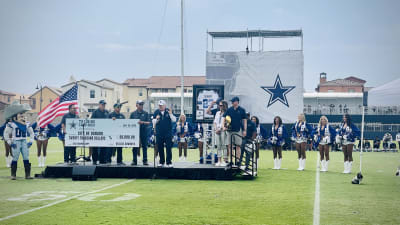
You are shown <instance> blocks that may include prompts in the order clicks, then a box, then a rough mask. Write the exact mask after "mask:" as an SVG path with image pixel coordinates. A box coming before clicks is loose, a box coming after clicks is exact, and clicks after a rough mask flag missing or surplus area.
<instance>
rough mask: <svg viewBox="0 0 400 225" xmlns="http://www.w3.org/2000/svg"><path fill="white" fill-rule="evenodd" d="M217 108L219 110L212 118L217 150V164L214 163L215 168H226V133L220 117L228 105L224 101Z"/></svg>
mask: <svg viewBox="0 0 400 225" xmlns="http://www.w3.org/2000/svg"><path fill="white" fill-rule="evenodd" d="M218 107H219V109H220V110H219V111H217V113H216V114H215V118H214V127H215V136H216V142H217V150H218V162H217V163H216V166H226V165H227V164H226V161H228V154H227V153H228V133H227V131H226V129H224V125H223V124H222V116H223V115H224V113H225V112H226V110H227V109H228V103H227V102H226V101H220V102H219V103H218Z"/></svg>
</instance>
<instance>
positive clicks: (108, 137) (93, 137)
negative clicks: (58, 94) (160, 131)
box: [65, 119, 140, 147]
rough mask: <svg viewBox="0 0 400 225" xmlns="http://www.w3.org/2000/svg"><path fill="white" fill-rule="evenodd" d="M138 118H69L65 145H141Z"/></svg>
mask: <svg viewBox="0 0 400 225" xmlns="http://www.w3.org/2000/svg"><path fill="white" fill-rule="evenodd" d="M138 121H139V120H138V119H117V120H112V119H67V120H66V124H65V125H66V130H65V131H66V134H65V146H83V145H85V146H86V147H139V127H140V125H139V124H138Z"/></svg>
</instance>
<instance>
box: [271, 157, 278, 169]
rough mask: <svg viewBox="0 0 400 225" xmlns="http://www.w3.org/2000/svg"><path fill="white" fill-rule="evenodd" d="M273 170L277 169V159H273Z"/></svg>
mask: <svg viewBox="0 0 400 225" xmlns="http://www.w3.org/2000/svg"><path fill="white" fill-rule="evenodd" d="M272 169H273V170H277V169H278V159H276V158H275V159H274V168H272Z"/></svg>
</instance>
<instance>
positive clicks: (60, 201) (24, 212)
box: [0, 180, 134, 221]
mask: <svg viewBox="0 0 400 225" xmlns="http://www.w3.org/2000/svg"><path fill="white" fill-rule="evenodd" d="M132 181H134V180H127V181H124V182H121V183H118V184H113V185H111V186H108V187H105V188H102V189H99V190H94V191H90V192H85V193H82V194H78V195H75V196H72V197H69V198H65V199H62V200H59V201H55V202H52V203H50V204H47V205H44V206H40V207H37V208H34V209H29V210H26V211H23V212H19V213H16V214H13V215H10V216H6V217H3V218H0V221H4V220H8V219H11V218H14V217H17V216H21V215H25V214H27V213H31V212H34V211H37V210H39V209H44V208H47V207H50V206H53V205H57V204H60V203H63V202H66V201H69V200H71V199H74V198H79V197H81V196H83V195H87V194H93V193H96V192H100V191H104V190H107V189H111V188H115V187H118V186H121V185H124V184H127V183H130V182H132Z"/></svg>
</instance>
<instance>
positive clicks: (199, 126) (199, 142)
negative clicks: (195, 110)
mask: <svg viewBox="0 0 400 225" xmlns="http://www.w3.org/2000/svg"><path fill="white" fill-rule="evenodd" d="M194 137H195V138H196V139H197V145H198V146H199V154H200V156H199V157H200V160H199V162H200V164H203V163H204V155H203V143H204V138H203V126H202V124H201V123H198V124H196V126H195V129H194Z"/></svg>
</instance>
